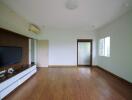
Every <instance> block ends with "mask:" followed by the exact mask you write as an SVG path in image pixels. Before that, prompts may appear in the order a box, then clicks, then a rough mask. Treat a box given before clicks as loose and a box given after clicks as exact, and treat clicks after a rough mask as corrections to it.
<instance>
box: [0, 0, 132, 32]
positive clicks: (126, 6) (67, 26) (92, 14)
mask: <svg viewBox="0 0 132 100" xmlns="http://www.w3.org/2000/svg"><path fill="white" fill-rule="evenodd" d="M1 1H2V2H3V3H5V4H6V5H7V6H8V7H9V8H10V9H12V10H14V11H15V12H16V13H17V14H19V15H21V16H23V17H24V18H26V19H27V20H28V21H30V22H32V23H35V24H37V25H39V26H40V27H41V28H45V29H51V30H52V29H58V30H79V31H89V30H94V29H97V28H99V27H101V26H103V25H105V24H107V23H109V22H110V21H112V20H114V19H115V18H117V17H119V16H121V15H123V14H124V13H126V12H127V11H128V10H130V9H131V7H132V6H131V5H132V0H78V5H79V6H78V8H77V9H74V10H69V9H67V8H66V7H65V2H66V0H1Z"/></svg>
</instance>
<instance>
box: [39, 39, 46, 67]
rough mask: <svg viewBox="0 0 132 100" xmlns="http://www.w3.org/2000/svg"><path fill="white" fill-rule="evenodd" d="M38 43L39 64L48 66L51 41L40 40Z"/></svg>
mask: <svg viewBox="0 0 132 100" xmlns="http://www.w3.org/2000/svg"><path fill="white" fill-rule="evenodd" d="M37 45H38V48H37V64H38V66H39V67H48V62H49V61H48V59H49V56H48V54H49V52H48V51H49V41H48V40H38V43H37Z"/></svg>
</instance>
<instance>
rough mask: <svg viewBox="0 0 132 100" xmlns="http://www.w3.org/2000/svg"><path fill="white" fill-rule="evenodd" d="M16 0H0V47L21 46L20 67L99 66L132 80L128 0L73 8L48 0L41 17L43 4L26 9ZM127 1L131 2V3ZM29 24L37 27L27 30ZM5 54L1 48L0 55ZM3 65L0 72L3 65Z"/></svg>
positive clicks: (131, 19) (131, 10)
mask: <svg viewBox="0 0 132 100" xmlns="http://www.w3.org/2000/svg"><path fill="white" fill-rule="evenodd" d="M13 1H15V0H13ZM13 1H9V0H7V1H4V0H1V1H0V48H3V46H7V47H21V48H22V57H21V62H19V63H18V65H22V64H23V65H32V64H33V65H35V66H37V67H38V68H40V69H41V68H42V69H43V68H45V67H46V68H45V69H48V68H51V69H52V68H53V70H54V68H58V69H59V68H71V69H72V68H89V67H90V68H92V67H93V68H94V67H96V68H99V69H101V70H103V71H105V72H106V73H107V72H108V73H109V74H111V75H113V77H116V78H118V79H121V80H123V81H125V82H126V83H129V84H132V45H131V43H132V6H131V5H132V4H131V1H130V0H121V1H115V2H114V1H110V0H107V1H109V3H110V4H108V2H106V1H105V0H102V2H104V3H101V4H100V2H99V1H96V2H98V5H97V3H96V4H95V3H94V1H90V3H91V5H92V6H90V5H89V4H88V5H89V7H94V6H95V5H96V6H97V7H98V9H97V8H96V9H94V8H91V10H90V8H89V7H87V6H86V7H85V6H84V7H83V6H81V4H83V5H86V4H87V3H88V2H89V0H88V1H85V0H84V1H82V3H80V6H78V5H74V7H71V5H69V4H67V3H66V7H62V6H61V5H60V4H61V3H62V1H61V3H60V4H59V3H57V2H55V1H53V4H50V2H49V1H48V0H44V1H43V2H46V3H47V5H46V4H44V7H43V9H44V11H43V13H44V14H42V15H40V14H41V13H42V11H41V12H40V9H41V7H42V5H43V3H40V2H39V3H38V4H39V5H40V6H41V7H38V8H37V7H35V8H36V9H33V5H31V3H30V2H31V1H32V0H30V1H27V5H25V8H24V7H22V5H23V4H25V3H24V2H22V3H21V2H19V1H17V2H13ZM24 1H25V0H24ZM40 1H41V0H40ZM56 1H57V0H56ZM71 1H72V0H71ZM73 1H74V0H73ZM126 1H130V4H129V3H126ZM25 2H26V1H25ZM35 2H37V1H34V4H35ZM58 2H60V1H59V0H58ZM79 2H81V1H79ZM118 2H119V3H118ZM17 3H18V5H17ZM28 4H29V6H30V7H31V8H30V7H28ZM105 4H106V5H105ZM57 5H58V6H57ZM67 5H68V6H67ZM111 5H112V7H113V8H112V7H111ZM124 5H125V6H124ZM23 6H24V5H23ZM36 6H38V5H37V4H36ZM51 6H52V7H51ZM101 6H102V8H101ZM106 6H108V7H106ZM50 7H51V8H52V9H50ZM61 7H62V8H61ZM67 7H68V8H67ZM69 7H70V8H69ZM45 8H47V9H48V10H47V9H45ZM88 8H89V9H88ZM105 8H108V9H105ZM26 9H27V10H26ZM31 9H33V10H34V11H32V10H31ZM96 10H97V11H98V12H97V11H96ZM102 10H103V11H104V12H105V13H104V12H102ZM92 12H94V13H92ZM37 14H38V15H37ZM103 14H106V15H105V16H104V15H103ZM30 25H33V27H34V28H35V29H33V30H32V29H31V30H32V31H29V27H30ZM34 30H36V31H34ZM38 31H39V32H38ZM1 52H2V50H1V51H0V56H1V55H2V54H1ZM0 59H1V58H0ZM14 59H15V58H14ZM1 62H2V61H1ZM0 65H1V64H0ZM18 65H17V64H16V65H15V66H18ZM0 67H1V68H0V71H2V70H3V67H2V66H0ZM14 68H15V67H14ZM4 69H6V70H7V69H8V68H7V67H6V68H4ZM60 72H61V71H60ZM34 73H36V70H35V72H34ZM64 74H65V73H64ZM32 75H33V74H32ZM71 75H72V74H71ZM49 76H50V75H49ZM115 84H116V83H115ZM0 92H1V90H0ZM3 97H4V96H3ZM0 98H1V95H0ZM0 100H1V99H0Z"/></svg>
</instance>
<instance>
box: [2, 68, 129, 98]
mask: <svg viewBox="0 0 132 100" xmlns="http://www.w3.org/2000/svg"><path fill="white" fill-rule="evenodd" d="M4 99H5V100H132V87H131V86H130V85H128V84H124V83H122V82H120V81H119V80H117V79H116V78H114V77H113V76H111V75H109V74H107V73H106V72H104V71H102V70H100V69H98V68H41V69H39V71H38V72H37V74H36V75H34V76H33V77H31V78H30V79H29V80H28V81H26V82H25V83H24V84H23V85H21V86H20V87H19V88H17V89H16V90H15V91H14V92H12V93H11V94H10V95H8V96H7V97H6V98H4Z"/></svg>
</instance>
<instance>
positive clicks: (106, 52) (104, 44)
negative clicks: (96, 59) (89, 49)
mask: <svg viewBox="0 0 132 100" xmlns="http://www.w3.org/2000/svg"><path fill="white" fill-rule="evenodd" d="M99 55H100V56H106V57H110V36H108V37H105V38H102V39H100V40H99Z"/></svg>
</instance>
